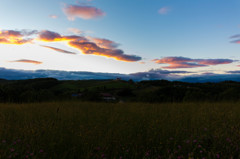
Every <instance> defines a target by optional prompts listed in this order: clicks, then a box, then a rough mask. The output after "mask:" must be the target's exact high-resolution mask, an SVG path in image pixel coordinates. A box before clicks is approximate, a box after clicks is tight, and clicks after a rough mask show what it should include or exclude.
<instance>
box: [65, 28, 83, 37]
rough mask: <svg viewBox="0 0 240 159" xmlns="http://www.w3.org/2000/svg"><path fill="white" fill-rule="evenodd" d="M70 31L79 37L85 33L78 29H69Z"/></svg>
mask: <svg viewBox="0 0 240 159" xmlns="http://www.w3.org/2000/svg"><path fill="white" fill-rule="evenodd" d="M68 31H70V32H72V33H74V34H77V35H79V34H83V33H84V32H83V31H81V30H79V29H77V28H68Z"/></svg>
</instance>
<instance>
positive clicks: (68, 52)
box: [40, 45, 76, 55]
mask: <svg viewBox="0 0 240 159" xmlns="http://www.w3.org/2000/svg"><path fill="white" fill-rule="evenodd" d="M40 46H42V47H45V48H48V49H51V50H55V51H58V52H61V53H65V54H73V55H75V54H76V53H75V52H71V51H67V50H63V49H59V48H55V47H51V46H46V45H40Z"/></svg>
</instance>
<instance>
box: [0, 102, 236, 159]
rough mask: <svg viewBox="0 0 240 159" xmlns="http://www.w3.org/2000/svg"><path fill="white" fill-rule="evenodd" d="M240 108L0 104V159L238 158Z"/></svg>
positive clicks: (214, 105) (231, 105) (217, 105)
mask: <svg viewBox="0 0 240 159" xmlns="http://www.w3.org/2000/svg"><path fill="white" fill-rule="evenodd" d="M239 121H240V103H162V104H147V103H92V102H77V101H76V102H74V101H71V102H47V103H34V104H31V103H29V104H0V158H1V159H6V158H16V159H18V158H19V159H24V158H31V159H41V158H47V159H60V158H61V159H78V158H79V159H99V158H101V159H161V158H162V159H168V158H169V159H183V158H186V159H189V158H194V159H207V158H213V159H215V158H216V159H217V158H240V153H239V149H240V147H239V146H240V122H239Z"/></svg>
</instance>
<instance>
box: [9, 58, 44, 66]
mask: <svg viewBox="0 0 240 159" xmlns="http://www.w3.org/2000/svg"><path fill="white" fill-rule="evenodd" d="M10 62H21V63H30V64H35V65H39V64H42V62H40V61H35V60H27V59H21V60H15V61H10Z"/></svg>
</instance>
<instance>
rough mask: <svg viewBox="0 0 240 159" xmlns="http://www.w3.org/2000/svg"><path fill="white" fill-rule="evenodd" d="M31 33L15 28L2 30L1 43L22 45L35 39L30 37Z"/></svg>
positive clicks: (0, 32)
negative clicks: (15, 29)
mask: <svg viewBox="0 0 240 159" xmlns="http://www.w3.org/2000/svg"><path fill="white" fill-rule="evenodd" d="M30 34H31V33H29V32H26V31H22V32H21V31H14V30H2V31H1V30H0V43H1V44H15V45H22V44H26V43H30V42H32V40H33V39H31V38H28V37H27V36H29V35H30Z"/></svg>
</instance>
